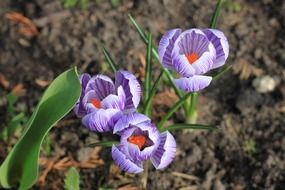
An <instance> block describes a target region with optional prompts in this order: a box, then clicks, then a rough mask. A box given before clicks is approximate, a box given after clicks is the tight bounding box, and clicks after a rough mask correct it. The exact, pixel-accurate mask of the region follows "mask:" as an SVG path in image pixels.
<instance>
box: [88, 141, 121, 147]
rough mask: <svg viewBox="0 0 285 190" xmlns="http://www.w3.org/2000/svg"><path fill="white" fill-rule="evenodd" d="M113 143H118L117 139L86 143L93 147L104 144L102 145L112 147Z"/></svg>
mask: <svg viewBox="0 0 285 190" xmlns="http://www.w3.org/2000/svg"><path fill="white" fill-rule="evenodd" d="M113 144H114V145H118V144H119V142H118V141H102V142H95V143H91V144H88V146H89V147H95V146H104V147H112V146H113Z"/></svg>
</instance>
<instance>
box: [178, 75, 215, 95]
mask: <svg viewBox="0 0 285 190" xmlns="http://www.w3.org/2000/svg"><path fill="white" fill-rule="evenodd" d="M211 81H212V77H209V76H203V75H194V76H192V77H188V78H187V77H183V78H179V79H174V80H173V82H174V84H175V85H176V86H177V87H178V88H180V89H181V90H183V91H184V92H197V91H199V90H202V89H204V88H206V87H207V86H209V85H210V83H211Z"/></svg>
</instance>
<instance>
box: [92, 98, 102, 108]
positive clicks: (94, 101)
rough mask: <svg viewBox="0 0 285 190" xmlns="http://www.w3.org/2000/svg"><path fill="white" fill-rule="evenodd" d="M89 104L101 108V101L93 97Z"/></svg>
mask: <svg viewBox="0 0 285 190" xmlns="http://www.w3.org/2000/svg"><path fill="white" fill-rule="evenodd" d="M91 104H93V106H95V107H96V108H97V109H100V108H101V102H100V100H97V99H93V100H91Z"/></svg>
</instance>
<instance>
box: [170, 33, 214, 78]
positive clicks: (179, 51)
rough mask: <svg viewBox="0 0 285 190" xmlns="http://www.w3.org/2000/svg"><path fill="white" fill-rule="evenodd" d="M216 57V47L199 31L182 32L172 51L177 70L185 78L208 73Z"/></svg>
mask: <svg viewBox="0 0 285 190" xmlns="http://www.w3.org/2000/svg"><path fill="white" fill-rule="evenodd" d="M215 56H216V52H215V48H214V46H213V45H212V44H211V43H210V41H209V40H208V38H207V36H206V35H205V34H204V33H203V32H202V31H201V30H199V29H190V30H186V31H185V32H182V33H181V34H180V36H179V37H178V39H177V40H176V42H175V44H174V48H173V51H172V59H173V62H174V65H175V70H176V71H177V72H178V73H180V74H181V75H182V76H184V77H190V76H192V75H194V74H195V75H200V74H204V73H206V72H208V71H209V70H210V69H211V68H212V66H213V61H214V60H215Z"/></svg>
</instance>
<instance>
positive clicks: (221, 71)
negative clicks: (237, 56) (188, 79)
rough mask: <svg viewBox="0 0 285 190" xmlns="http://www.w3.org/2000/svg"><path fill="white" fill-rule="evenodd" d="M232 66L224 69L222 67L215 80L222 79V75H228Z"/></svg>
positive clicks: (215, 75)
mask: <svg viewBox="0 0 285 190" xmlns="http://www.w3.org/2000/svg"><path fill="white" fill-rule="evenodd" d="M231 68H232V65H225V66H224V67H222V68H221V69H220V70H219V71H218V72H217V73H216V74H214V75H213V76H212V77H213V80H217V79H218V78H220V77H221V76H222V75H224V74H225V73H227V72H228V71H229V70H231Z"/></svg>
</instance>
